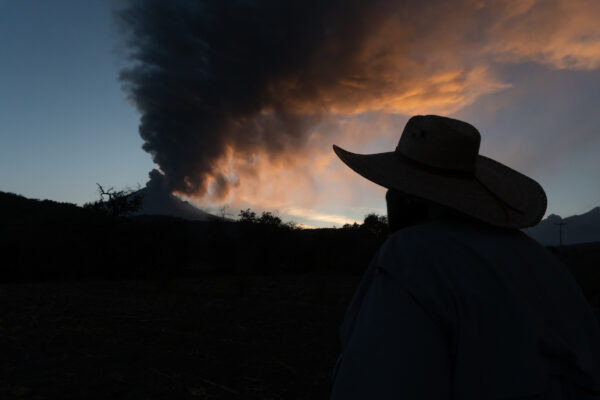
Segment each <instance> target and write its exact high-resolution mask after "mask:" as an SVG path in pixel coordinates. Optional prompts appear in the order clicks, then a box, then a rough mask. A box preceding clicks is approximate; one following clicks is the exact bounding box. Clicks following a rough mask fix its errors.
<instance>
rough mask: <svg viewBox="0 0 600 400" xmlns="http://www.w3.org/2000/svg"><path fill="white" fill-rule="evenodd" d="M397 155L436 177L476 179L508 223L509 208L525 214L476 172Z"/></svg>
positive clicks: (397, 153)
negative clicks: (497, 192) (500, 209)
mask: <svg viewBox="0 0 600 400" xmlns="http://www.w3.org/2000/svg"><path fill="white" fill-rule="evenodd" d="M395 153H396V155H397V156H398V158H400V160H402V162H404V163H406V164H409V165H412V166H413V167H416V168H419V169H421V170H423V171H425V172H429V173H432V174H436V175H442V176H448V177H452V178H463V179H475V181H477V183H479V185H480V186H481V187H482V188H483V190H485V191H486V192H487V193H488V194H489V195H490V196H492V198H493V199H494V200H496V202H497V203H498V204H500V206H501V207H502V211H503V212H504V217H505V218H506V220H507V221H508V219H509V215H508V210H507V208H510V209H511V210H513V211H515V212H516V213H519V214H521V215H522V214H524V211H523V210H522V209H520V208H517V207H515V206H513V205H512V204H510V203H508V202H506V200H504V199H503V198H501V197H500V196H498V195H497V194H496V193H494V192H493V191H492V190H491V189H490V188H489V187H488V186H487V185H486V184H485V183H483V182H482V181H481V180H480V179H479V178H478V177H477V176H476V175H475V171H468V172H467V171H460V170H456V169H448V168H440V167H434V166H431V165H428V164H424V163H422V162H419V161H416V160H413V159H412V158H409V157H407V156H405V155H404V154H402V153H400V152H399V151H395Z"/></svg>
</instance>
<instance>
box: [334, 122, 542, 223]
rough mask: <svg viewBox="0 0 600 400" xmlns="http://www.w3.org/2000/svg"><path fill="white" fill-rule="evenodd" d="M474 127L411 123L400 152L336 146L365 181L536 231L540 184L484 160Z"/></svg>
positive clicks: (483, 219) (477, 216) (486, 219)
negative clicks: (369, 151) (359, 150)
mask: <svg viewBox="0 0 600 400" xmlns="http://www.w3.org/2000/svg"><path fill="white" fill-rule="evenodd" d="M480 142H481V135H480V134H479V132H478V131H477V129H475V127H474V126H472V125H470V124H468V123H466V122H463V121H459V120H456V119H452V118H447V117H441V116H437V115H416V116H414V117H412V118H410V119H409V120H408V122H407V123H406V126H405V127H404V131H403V132H402V135H401V136H400V142H399V143H398V146H397V147H396V150H395V151H391V152H387V153H377V154H355V153H351V152H349V151H346V150H343V149H341V148H340V147H338V146H336V145H333V150H334V151H335V153H336V154H337V155H338V157H339V158H340V159H341V160H342V161H343V162H344V163H345V164H346V165H348V166H349V167H350V168H352V169H353V170H354V171H356V172H357V173H359V174H360V175H362V176H363V177H365V178H367V179H369V180H371V181H373V182H375V183H377V184H379V185H381V186H384V187H386V188H388V189H395V190H397V191H400V192H402V193H406V194H409V195H412V196H415V197H418V198H421V199H425V200H429V201H432V202H434V203H437V204H439V205H442V206H445V207H448V208H450V209H453V210H455V211H458V212H459V213H461V214H464V215H466V216H468V217H472V218H475V219H477V220H479V221H481V222H484V223H487V224H490V225H493V226H498V227H502V228H525V227H528V226H533V225H536V224H537V223H538V222H540V220H541V219H542V217H543V216H544V213H545V212H546V204H547V203H546V194H545V193H544V189H542V187H541V186H540V184H539V183H537V182H536V181H534V180H533V179H531V178H529V177H527V176H525V175H523V174H521V173H520V172H517V171H515V170H513V169H511V168H509V167H507V166H506V165H504V164H501V163H499V162H497V161H494V160H492V159H490V158H488V157H484V156H482V155H479V143H480Z"/></svg>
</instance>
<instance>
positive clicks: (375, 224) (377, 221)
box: [361, 213, 389, 239]
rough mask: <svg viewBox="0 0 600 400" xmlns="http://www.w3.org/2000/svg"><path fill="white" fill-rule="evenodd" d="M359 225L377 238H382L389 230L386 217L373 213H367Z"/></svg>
mask: <svg viewBox="0 0 600 400" xmlns="http://www.w3.org/2000/svg"><path fill="white" fill-rule="evenodd" d="M361 227H362V228H363V229H365V230H367V231H368V232H370V233H372V234H373V235H374V236H375V237H376V238H377V239H383V238H384V237H386V236H387V234H388V232H389V228H388V220H387V217H386V216H385V215H378V214H375V213H371V214H368V215H367V216H366V217H365V220H364V221H363V224H362V226H361Z"/></svg>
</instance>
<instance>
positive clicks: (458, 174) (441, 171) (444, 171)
mask: <svg viewBox="0 0 600 400" xmlns="http://www.w3.org/2000/svg"><path fill="white" fill-rule="evenodd" d="M395 153H396V155H397V156H398V158H400V160H402V162H405V163H406V164H410V165H412V166H413V167H416V168H419V169H421V170H423V171H425V172H430V173H432V174H436V175H443V176H449V177H453V178H474V177H475V170H473V171H464V170H459V169H450V168H442V167H434V166H432V165H429V164H425V163H422V162H420V161H417V160H415V159H412V158H410V157H408V156H406V155H404V154H402V153H400V152H399V151H398V150H396V151H395Z"/></svg>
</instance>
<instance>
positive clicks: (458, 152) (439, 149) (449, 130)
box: [396, 115, 481, 174]
mask: <svg viewBox="0 0 600 400" xmlns="http://www.w3.org/2000/svg"><path fill="white" fill-rule="evenodd" d="M480 143H481V135H480V134H479V131H478V130H477V129H476V128H475V127H474V126H473V125H471V124H468V123H466V122H464V121H460V120H457V119H452V118H448V117H441V116H438V115H416V116H414V117H411V118H410V119H409V120H408V122H407V123H406V126H405V127H404V131H403V132H402V135H401V136H400V141H399V143H398V146H397V147H396V153H399V154H401V155H402V156H404V157H407V158H409V159H411V160H413V161H415V162H418V163H420V164H424V165H427V166H429V167H433V168H439V169H443V170H448V171H455V172H459V173H468V174H472V173H474V172H475V162H476V161H477V156H478V154H479V145H480Z"/></svg>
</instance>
